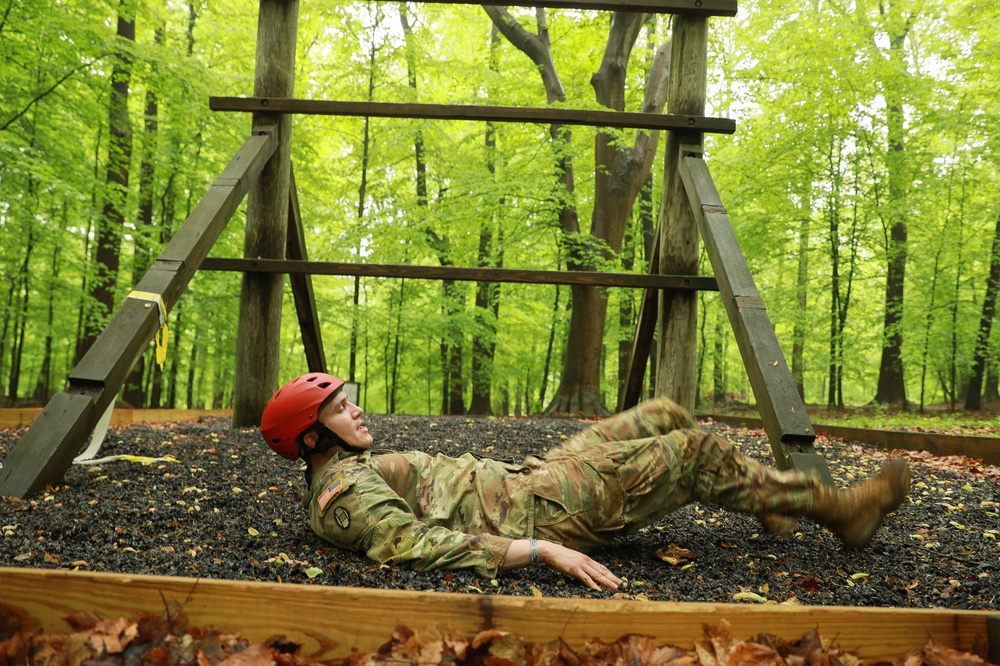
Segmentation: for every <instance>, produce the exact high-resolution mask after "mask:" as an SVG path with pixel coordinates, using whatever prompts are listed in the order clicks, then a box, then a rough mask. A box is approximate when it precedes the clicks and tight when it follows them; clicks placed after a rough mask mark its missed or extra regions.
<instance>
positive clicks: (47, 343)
mask: <svg viewBox="0 0 1000 666" xmlns="http://www.w3.org/2000/svg"><path fill="white" fill-rule="evenodd" d="M53 217H55V215H53ZM59 219H60V223H59V228H58V229H57V232H58V234H59V235H60V236H61V235H62V233H63V232H64V231H65V229H66V227H67V223H68V222H67V221H68V219H69V202H68V201H67V200H66V199H65V198H64V199H63V202H62V206H61V210H60V215H59ZM62 245H63V244H62V243H61V242H59V241H58V240H57V242H55V243H53V244H52V261H51V263H50V264H49V281H48V290H47V291H48V301H49V304H48V313H47V315H46V322H45V340H44V342H43V343H42V354H43V355H42V367H41V368H40V369H39V371H38V381H37V382H36V383H35V390H34V398H35V400H36V401H37V402H39V403H42V404H45V403H47V402H48V401H49V395H50V394H51V393H52V346H53V342H54V338H53V332H52V327H53V325H54V324H55V312H56V307H55V306H56V282H57V280H58V279H59V269H60V261H59V259H60V256H61V254H62Z"/></svg>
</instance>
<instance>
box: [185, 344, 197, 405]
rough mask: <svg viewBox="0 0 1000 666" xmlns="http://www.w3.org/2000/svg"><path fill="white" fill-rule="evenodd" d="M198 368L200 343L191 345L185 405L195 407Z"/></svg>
mask: <svg viewBox="0 0 1000 666" xmlns="http://www.w3.org/2000/svg"><path fill="white" fill-rule="evenodd" d="M197 370H198V343H197V342H195V343H194V344H193V345H191V360H190V362H189V363H188V373H187V401H186V404H185V407H187V408H188V409H195V402H194V401H195V385H196V383H197V382H196V381H195V373H196V371H197Z"/></svg>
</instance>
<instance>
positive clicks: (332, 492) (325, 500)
mask: <svg viewBox="0 0 1000 666" xmlns="http://www.w3.org/2000/svg"><path fill="white" fill-rule="evenodd" d="M346 488H347V485H346V484H345V483H344V480H343V479H342V478H340V477H337V478H336V479H334V480H333V481H331V482H330V485H328V486H327V487H326V490H324V491H323V492H322V493H320V494H319V497H317V498H316V503H317V504H319V510H320V511H322V510H324V509H325V508H326V505H327V504H329V503H330V500H332V499H333V498H334V497H336V496H337V495H339V494H340V493H342V492H343V491H344V490H345V489H346Z"/></svg>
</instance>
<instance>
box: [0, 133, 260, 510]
mask: <svg viewBox="0 0 1000 666" xmlns="http://www.w3.org/2000/svg"><path fill="white" fill-rule="evenodd" d="M276 147H277V139H276V138H275V136H274V131H273V129H271V128H261V129H259V130H255V131H254V133H253V135H251V136H250V137H249V138H248V139H247V140H246V141H245V142H244V143H243V146H242V147H241V148H240V149H239V151H238V152H237V153H236V155H235V156H234V157H233V159H232V160H231V161H230V162H229V164H228V165H227V166H226V168H225V169H224V170H223V171H222V173H221V174H220V175H219V177H218V178H216V179H215V182H213V183H212V185H211V187H209V188H208V191H207V192H206V193H205V196H204V197H203V198H202V199H201V201H199V202H198V205H197V206H196V207H195V209H194V210H193V211H191V214H190V215H189V216H188V217H187V219H186V220H185V221H184V224H183V225H182V226H181V228H180V229H178V231H177V233H176V234H175V235H174V237H173V239H171V241H170V242H169V243H168V244H167V246H166V247H165V248H164V249H163V252H161V253H160V256H159V257H157V259H156V261H155V262H154V263H153V265H152V266H151V267H150V269H149V271H147V272H146V274H145V275H144V276H143V278H142V280H140V281H139V284H138V285H137V286H136V289H135V291H136V292H146V293H148V294H155V295H158V296H159V297H160V298H161V299H162V300H163V303H164V305H165V307H166V309H167V311H168V312H169V310H170V308H171V307H173V305H174V304H175V303H176V302H177V299H178V298H179V297H180V295H181V293H182V292H183V291H184V288H185V287H187V284H188V282H190V281H191V278H192V277H194V274H195V272H196V271H197V270H198V266H199V265H200V264H201V262H202V260H203V259H204V258H205V256H206V255H207V254H208V251H209V250H210V249H211V248H212V245H214V244H215V241H216V240H217V239H218V237H219V235H220V234H221V233H222V230H223V229H224V228H225V226H226V222H228V221H229V218H230V217H232V215H233V213H234V212H236V209H237V207H238V206H239V204H240V202H241V201H242V200H243V197H244V196H246V193H247V192H248V191H249V190H250V187H251V186H252V185H253V183H254V181H255V180H256V179H257V176H258V175H259V174H260V172H261V170H262V169H263V168H264V164H265V163H267V160H268V159H269V158H270V157H271V155H272V154H273V153H274V151H275V149H276ZM159 325H160V313H159V305H158V304H157V303H155V302H152V301H150V300H143V299H140V298H132V297H129V298H126V299H125V302H124V303H122V306H121V308H119V310H118V312H116V313H115V316H114V317H113V318H112V319H111V322H110V323H109V324H108V326H107V327H106V328H105V329H104V331H102V332H101V334H100V336H98V338H97V340H96V341H95V342H94V344H93V346H91V348H90V350H89V351H88V352H87V354H86V355H85V356H84V357H83V359H81V360H80V363H79V364H77V366H76V367H75V368H73V371H72V372H71V373H70V375H69V388H67V390H66V391H65V392H63V393H57V394H56V395H55V396H53V398H52V399H51V400H50V401H49V403H48V404H47V405H46V406H45V409H44V410H43V411H42V413H41V415H39V417H38V418H37V419H36V420H35V422H34V423H33V424H32V425H31V427H30V428H29V429H28V431H27V432H26V433H25V434H24V436H23V437H22V438H21V439H20V441H18V443H17V445H16V446H14V448H13V449H11V451H10V453H8V454H7V457H6V458H5V459H4V461H3V468H2V469H0V496H9V497H28V496H29V495H33V494H34V493H37V492H38V491H40V490H43V489H44V488H45V486H46V485H47V484H50V483H56V482H58V481H59V480H60V479H61V478H62V476H63V474H65V473H66V470H67V469H69V466H70V465H71V464H72V462H73V458H74V457H75V456H76V455H77V453H79V451H80V449H81V448H82V446H83V445H84V443H85V442H86V440H87V436H88V435H89V434H90V433H91V432H93V430H94V426H95V425H96V424H97V420H98V419H99V418H100V417H101V415H102V414H103V413H104V412H105V411H106V410H107V408H108V406H109V405H111V403H112V402H113V401H114V399H115V395H117V393H118V390H119V389H120V388H121V387H122V384H124V382H125V378H126V377H127V376H128V373H129V371H130V370H131V369H132V366H133V365H135V362H136V361H137V360H138V359H139V356H140V355H141V354H142V353H143V352H144V351H145V350H146V348H147V347H148V346H149V343H150V341H151V340H152V339H153V336H154V335H155V333H156V330H157V329H158V328H159Z"/></svg>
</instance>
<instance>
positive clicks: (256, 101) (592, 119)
mask: <svg viewBox="0 0 1000 666" xmlns="http://www.w3.org/2000/svg"><path fill="white" fill-rule="evenodd" d="M208 106H209V108H211V109H212V110H213V111H241V112H253V113H260V112H265V111H266V112H267V113H299V114H305V115H324V116H366V117H372V118H429V119H432V120H474V121H493V122H508V123H509V122H525V123H546V124H551V123H562V124H564V125H587V126H591V127H617V128H634V129H661V130H670V129H674V130H679V129H683V130H695V131H698V132H711V133H715V134H732V133H733V132H735V131H736V121H735V120H732V119H731V118H709V117H706V116H693V115H672V114H660V113H629V112H619V111H591V110H588V109H563V108H547V107H546V108H538V107H520V106H477V105H471V104H417V103H400V102H351V101H342V100H322V99H293V98H288V97H210V98H209V99H208Z"/></svg>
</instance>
